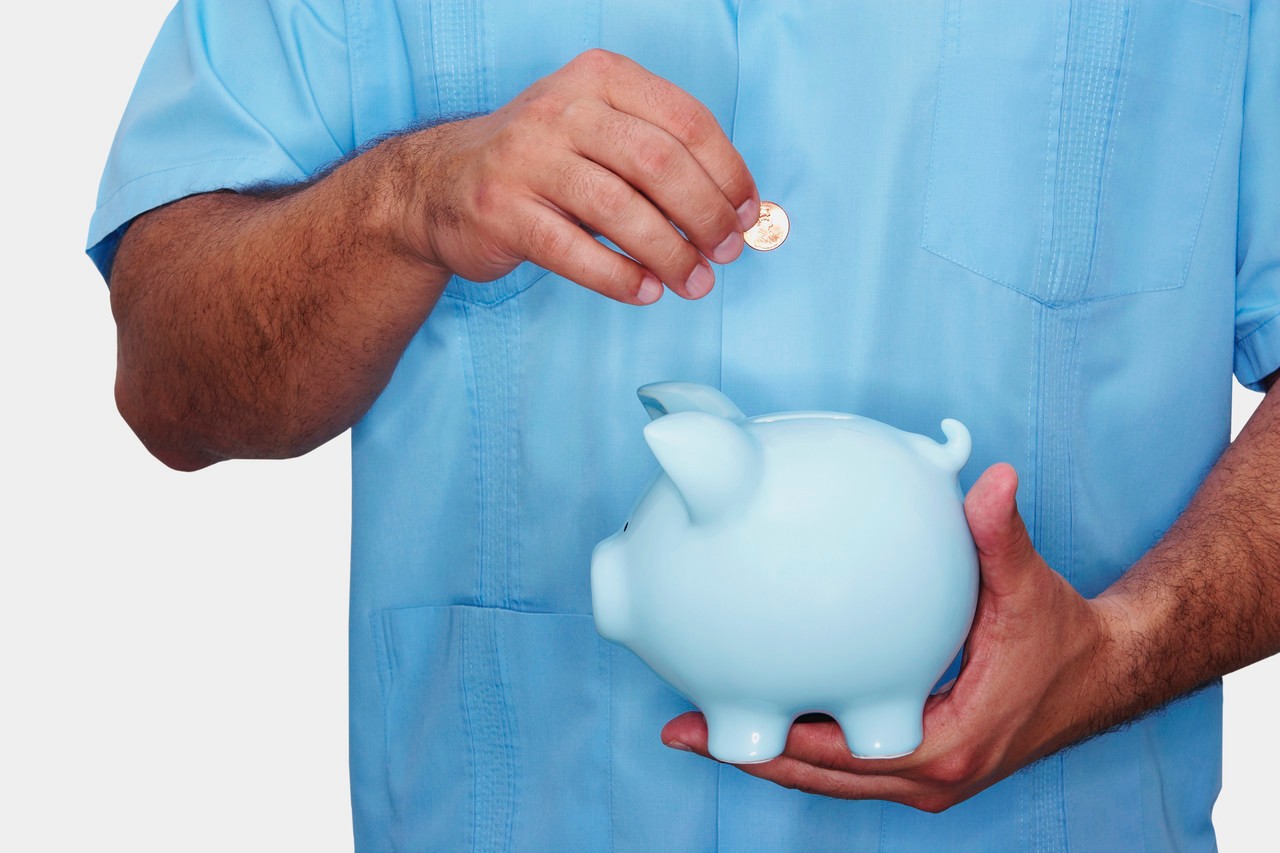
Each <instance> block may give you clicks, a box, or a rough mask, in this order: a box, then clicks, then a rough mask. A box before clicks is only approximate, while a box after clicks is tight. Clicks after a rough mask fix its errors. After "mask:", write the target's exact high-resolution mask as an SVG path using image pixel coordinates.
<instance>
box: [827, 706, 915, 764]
mask: <svg viewBox="0 0 1280 853" xmlns="http://www.w3.org/2000/svg"><path fill="white" fill-rule="evenodd" d="M923 716H924V701H923V700H911V701H909V702H889V703H884V704H880V705H864V706H862V707H858V708H854V709H851V710H848V711H845V712H844V713H841V714H837V715H836V721H837V722H838V723H840V729H841V730H842V731H843V732H844V739H845V741H846V742H847V743H848V744H849V751H850V752H851V753H853V754H854V755H855V756H857V757H858V758H901V757H902V756H904V755H908V754H910V753H912V752H915V750H916V747H918V746H920V741H921V739H922V738H923V737H924V731H923V729H922V728H921V720H922V718H923Z"/></svg>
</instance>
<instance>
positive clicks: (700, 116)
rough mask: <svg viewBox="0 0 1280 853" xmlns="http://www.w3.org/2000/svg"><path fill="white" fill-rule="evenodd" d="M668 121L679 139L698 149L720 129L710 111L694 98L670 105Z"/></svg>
mask: <svg viewBox="0 0 1280 853" xmlns="http://www.w3.org/2000/svg"><path fill="white" fill-rule="evenodd" d="M667 110H668V120H669V121H670V122H671V126H672V128H674V129H675V131H676V133H675V134H674V135H675V137H676V138H677V139H680V140H683V141H684V143H685V144H686V145H688V146H690V147H694V148H696V147H698V146H699V145H702V144H703V143H705V142H706V141H707V140H708V139H709V138H710V137H711V135H712V133H713V132H714V129H715V128H717V127H718V125H717V124H716V121H715V119H714V118H713V117H712V116H711V112H710V110H708V109H707V108H706V107H704V106H703V105H702V104H700V103H699V102H698V101H695V100H694V99H693V98H680V99H676V100H674V101H673V102H671V103H670V104H669V106H668V107H667Z"/></svg>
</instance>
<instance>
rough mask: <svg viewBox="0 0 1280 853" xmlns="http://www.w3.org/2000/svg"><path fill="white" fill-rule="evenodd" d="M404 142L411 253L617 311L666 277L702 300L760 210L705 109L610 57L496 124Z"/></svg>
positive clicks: (587, 63) (500, 114)
mask: <svg viewBox="0 0 1280 853" xmlns="http://www.w3.org/2000/svg"><path fill="white" fill-rule="evenodd" d="M397 147H398V149H399V153H400V155H401V156H399V157H397V158H396V159H397V161H398V162H399V163H400V164H401V167H402V168H403V169H404V170H405V174H404V177H405V178H407V180H401V181H397V182H396V183H397V185H398V186H402V187H404V188H405V190H404V192H403V193H402V196H403V198H402V201H403V222H404V240H405V241H406V243H407V245H408V247H409V249H410V250H411V251H412V252H414V253H415V254H417V255H418V256H419V257H421V258H422V259H423V260H424V261H426V262H427V263H429V264H431V265H432V266H435V267H438V268H440V269H441V270H444V271H447V272H449V273H452V274H456V275H459V276H461V277H463V278H466V279H470V280H472V281H491V280H493V279H496V278H499V277H501V276H503V275H505V274H507V273H508V272H510V271H511V270H512V269H514V268H515V267H516V266H517V265H518V264H519V263H521V262H522V261H525V260H528V261H532V262H533V263H535V264H537V265H538V266H541V267H544V268H546V269H548V270H551V271H552V272H555V273H558V274H559V275H562V276H564V277H565V278H567V279H570V280H572V281H575V282H577V283H578V284H581V285H583V286H585V287H588V288H590V289H592V290H595V291H598V292H599V293H602V294H604V295H605V296H608V297H611V298H613V299H617V300H619V301H621V302H628V303H633V304H649V303H652V302H654V301H656V300H657V299H658V298H659V297H660V296H661V295H662V283H663V282H665V283H666V284H667V286H668V287H670V288H671V289H672V290H674V291H675V292H676V293H678V294H680V295H681V296H683V297H686V298H688V299H697V298H699V297H701V296H704V295H706V293H707V292H708V291H710V290H711V286H712V284H713V282H714V274H713V273H712V270H711V266H710V265H709V264H708V263H707V261H706V258H710V259H711V260H713V261H715V262H717V263H728V262H729V261H732V260H734V259H735V258H737V257H738V255H739V254H741V252H742V247H743V242H742V232H743V231H745V230H746V229H748V228H750V227H751V225H753V224H754V223H755V221H756V218H757V216H758V214H759V206H760V197H759V194H758V193H757V191H756V186H755V182H754V181H753V180H752V177H751V174H750V172H748V171H747V167H746V164H744V163H743V161H742V157H741V156H739V154H738V152H737V151H736V150H735V149H734V147H733V145H732V143H730V141H729V139H728V138H727V137H726V136H725V134H724V131H723V130H721V128H720V126H719V124H718V123H717V122H716V120H715V117H714V116H713V115H712V114H711V111H710V110H708V109H707V108H706V107H705V106H703V105H702V104H701V103H699V102H698V101H697V100H696V99H694V98H693V97H692V96H691V95H689V94H688V93H687V92H685V91H683V90H682V89H680V88H679V87H677V86H675V85H674V84H672V83H669V82H667V81H666V80H663V79H662V78H660V77H656V76H654V75H653V74H650V73H649V72H648V71H646V70H645V69H643V68H641V67H640V66H639V65H637V64H636V63H635V62H633V61H631V60H629V59H626V58H625V57H622V56H619V55H617V54H613V53H609V52H607V51H603V50H591V51H587V52H586V53H583V54H581V55H580V56H578V57H577V58H575V59H574V60H573V61H571V62H570V63H568V64H567V65H565V66H564V67H563V68H561V69H560V70H559V71H556V72H555V73H553V74H551V75H549V76H547V77H545V78H543V79H542V80H539V81H538V82H536V83H534V84H533V85H532V86H530V87H529V88H528V89H526V90H525V91H524V92H522V93H521V94H520V95H518V96H517V97H516V98H515V99H514V100H512V101H511V102H510V103H508V104H507V105H505V106H503V107H502V108H500V109H498V110H497V111H495V112H493V113H492V114H490V115H486V116H482V117H478V118H472V119H467V120H463V121H458V122H453V123H451V124H446V125H440V126H437V127H434V128H431V129H428V130H424V131H419V132H417V133H414V134H409V135H407V136H405V137H403V138H402V139H401V140H399V141H398V143H397ZM677 229H678V230H677ZM589 232H595V233H598V234H600V235H602V236H604V237H606V238H608V239H609V240H611V241H612V242H613V243H614V244H615V245H616V246H618V247H619V248H621V249H622V251H623V252H625V253H626V254H625V255H624V254H622V253H619V252H616V251H613V250H612V249H610V248H608V247H606V246H605V245H603V244H602V243H600V242H598V241H597V240H596V239H594V237H593V236H592V234H591V233H589ZM628 256H629V257H628Z"/></svg>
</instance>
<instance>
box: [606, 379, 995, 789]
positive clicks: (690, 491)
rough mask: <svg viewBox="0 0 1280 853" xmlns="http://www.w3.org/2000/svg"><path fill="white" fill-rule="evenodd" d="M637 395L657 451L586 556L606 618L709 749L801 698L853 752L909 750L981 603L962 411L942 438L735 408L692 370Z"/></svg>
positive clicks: (746, 737)
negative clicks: (697, 714)
mask: <svg viewBox="0 0 1280 853" xmlns="http://www.w3.org/2000/svg"><path fill="white" fill-rule="evenodd" d="M639 396H640V400H641V402H642V403H643V404H644V406H645V408H646V409H647V410H648V412H649V414H650V416H651V418H652V421H651V422H650V423H649V424H648V425H647V426H646V427H645V429H644V437H645V441H646V442H647V443H648V445H649V447H650V449H651V450H652V451H653V454H654V456H655V457H657V460H658V463H659V465H660V466H661V470H660V472H659V473H658V476H657V478H656V479H655V480H654V482H653V484H652V485H651V486H650V487H649V489H648V490H647V491H646V492H645V493H644V495H643V496H642V497H641V498H640V501H639V503H637V505H636V507H635V509H634V510H633V511H632V513H631V515H630V517H629V518H628V519H626V520H625V522H624V523H623V524H622V525H621V528H622V529H621V530H620V531H619V532H618V533H615V534H614V535H613V536H610V537H609V538H607V539H605V540H604V541H602V542H600V543H599V544H598V545H597V546H596V548H595V552H594V554H593V555H592V561H591V594H592V606H593V609H594V612H595V620H596V628H597V630H598V631H599V632H600V634H601V635H602V636H603V637H605V638H606V639H609V640H612V641H614V642H617V643H620V644H622V645H624V646H627V647H628V648H630V649H631V650H632V651H634V652H635V653H636V654H637V655H639V656H640V658H641V659H643V660H644V661H645V663H647V664H648V665H649V666H650V667H651V668H652V669H653V670H654V671H655V672H657V673H658V675H660V676H661V677H662V678H664V679H666V681H668V682H669V683H670V684H671V685H672V686H673V687H675V689H676V690H678V691H680V692H681V693H682V694H684V695H685V696H686V697H687V698H688V699H689V700H690V701H692V702H693V703H694V704H695V705H697V706H698V707H699V708H700V709H701V710H702V712H703V713H704V714H705V715H706V719H707V727H708V734H709V749H710V752H711V754H712V755H713V756H715V757H716V758H718V759H720V760H721V761H727V762H732V763H735V764H749V763H758V762H762V761H768V760H769V759H772V758H775V757H776V756H778V755H779V754H780V753H781V752H782V750H783V748H784V747H785V745H786V740H787V733H788V731H789V730H790V727H791V724H792V722H794V721H795V719H796V718H797V717H798V716H800V715H802V714H806V713H815V712H816V713H825V714H830V715H831V716H832V717H834V718H835V720H836V721H837V722H838V723H839V724H840V727H841V729H842V730H843V731H844V735H845V739H846V740H847V741H848V743H849V747H850V749H851V751H852V752H853V753H854V754H856V755H859V756H863V757H877V758H888V757H896V756H899V755H904V754H906V753H909V752H911V751H913V750H914V749H916V747H917V746H919V744H920V740H921V735H922V733H921V718H922V714H923V707H924V702H925V699H926V698H927V697H928V695H929V693H930V691H931V689H932V688H933V687H934V685H935V684H936V683H937V681H938V679H939V677H940V676H941V675H942V674H943V673H944V672H945V671H946V669H947V666H948V664H949V663H950V662H951V661H952V660H953V659H954V658H955V656H956V654H957V653H958V652H959V650H960V648H961V646H962V645H963V643H964V639H965V637H966V636H967V634H968V632H969V627H970V624H971V622H972V620H973V613H974V608H975V605H976V603H977V594H978V562H977V554H976V552H975V549H974V546H973V540H972V538H971V536H970V534H969V527H968V524H967V522H966V520H965V515H964V508H963V495H962V494H961V491H960V486H959V483H958V481H957V475H958V473H959V471H960V469H961V468H963V467H964V464H965V462H966V461H968V458H969V453H970V449H971V447H972V444H971V441H970V437H969V432H968V430H967V429H965V427H964V426H963V425H962V424H961V423H960V422H958V421H955V420H944V421H943V422H942V432H943V434H944V435H945V436H946V439H947V440H946V442H945V443H942V444H940V443H938V442H936V441H934V440H933V439H930V438H927V437H925V436H922V435H917V434H915V433H910V432H904V431H902V430H898V429H895V428H894V427H891V426H888V425H886V424H883V423H880V422H878V421H874V420H871V419H869V418H863V417H858V416H856V415H850V414H841V413H836V412H787V413H783V414H773V415H763V416H758V417H750V418H749V417H746V416H745V415H743V413H742V412H741V411H740V410H739V409H738V407H737V406H735V405H734V404H733V403H732V402H731V401H730V400H729V399H728V398H727V397H725V396H724V395H723V394H721V393H720V392H719V391H717V390H716V389H714V388H711V387H709V386H706V385H698V384H693V383H687V382H662V383H657V384H653V385H646V386H644V387H643V388H641V389H640V390H639Z"/></svg>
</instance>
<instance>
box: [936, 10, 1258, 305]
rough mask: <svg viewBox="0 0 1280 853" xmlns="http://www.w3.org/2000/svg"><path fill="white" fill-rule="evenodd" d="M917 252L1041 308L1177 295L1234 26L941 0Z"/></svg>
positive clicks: (1228, 79) (1224, 89)
mask: <svg viewBox="0 0 1280 853" xmlns="http://www.w3.org/2000/svg"><path fill="white" fill-rule="evenodd" d="M945 16H946V17H945V23H944V28H943V31H944V35H943V44H942V50H941V59H940V63H939V72H938V89H937V103H936V107H935V115H934V127H933V139H932V145H931V154H930V158H929V166H928V170H929V172H928V190H927V195H926V200H925V212H924V223H923V230H922V234H923V237H922V245H923V247H924V248H925V249H927V250H928V251H930V252H933V253H934V254H936V255H939V256H941V257H943V258H946V259H947V260H950V261H952V262H953V263H956V264H958V265H960V266H962V267H964V268H966V269H968V270H970V271H972V272H975V273H977V274H978V275H981V276H984V277H985V278H988V279H990V280H992V281H994V282H997V283H998V284H1002V285H1004V286H1005V287H1008V288H1010V289H1012V290H1015V291H1017V292H1019V293H1022V294H1024V295H1026V296H1028V297H1030V298H1032V299H1035V300H1037V301H1039V302H1042V303H1044V304H1046V305H1050V306H1061V305H1070V304H1074V303H1078V302H1082V301H1086V300H1092V299H1103V298H1109V297H1116V296H1123V295H1126V294H1133V293H1143V292H1150V291H1157V290H1169V289H1173V288H1177V287H1181V286H1182V284H1183V283H1184V281H1185V279H1186V275H1187V269H1188V267H1189V265H1190V261H1191V256H1192V252H1193V250H1194V248H1195V243H1196V236H1197V233H1198V231H1199V228H1200V220H1201V216H1202V214H1203V212H1204V208H1205V202H1206V199H1207V196H1208V191H1209V183H1210V180H1211V179H1212V176H1213V171H1214V166H1215V162H1216V160H1217V157H1218V150H1219V147H1220V142H1221V139H1222V132H1223V127H1224V123H1225V119H1226V115H1227V110H1228V106H1229V102H1230V93H1231V91H1232V89H1233V86H1232V81H1233V78H1234V75H1235V69H1236V65H1237V59H1238V54H1239V51H1240V44H1241V29H1242V19H1241V16H1240V15H1239V14H1237V13H1235V12H1232V11H1230V10H1227V9H1224V8H1220V7H1217V6H1214V5H1210V4H1207V3H1203V2H1199V0H1088V2H1079V0H1077V1H1076V2H1066V0H1057V2H1053V3H1027V2H1025V0H989V2H962V0H946V2H945Z"/></svg>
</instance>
